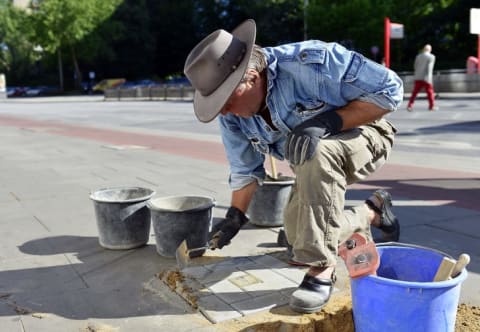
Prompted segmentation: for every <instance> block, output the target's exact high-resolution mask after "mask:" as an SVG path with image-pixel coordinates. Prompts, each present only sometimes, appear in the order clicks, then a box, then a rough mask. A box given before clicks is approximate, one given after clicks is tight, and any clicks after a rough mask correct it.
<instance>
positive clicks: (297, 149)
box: [285, 111, 343, 166]
mask: <svg viewBox="0 0 480 332" xmlns="http://www.w3.org/2000/svg"><path fill="white" fill-rule="evenodd" d="M342 126H343V121H342V118H341V117H340V116H339V115H338V114H337V112H335V111H330V112H324V113H321V114H319V115H317V116H314V117H313V118H311V119H308V120H306V121H304V122H302V123H300V124H299V125H298V126H296V127H295V128H293V130H292V131H291V132H290V134H288V136H287V142H286V143H285V158H286V159H287V160H288V161H289V162H290V164H291V165H294V166H296V165H301V164H303V163H304V162H305V161H306V160H310V159H311V158H312V157H313V154H314V153H315V149H316V148H317V144H318V141H320V139H321V138H323V137H326V136H330V135H335V134H338V133H339V132H340V130H341V129H342Z"/></svg>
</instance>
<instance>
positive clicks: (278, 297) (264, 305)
mask: <svg viewBox="0 0 480 332" xmlns="http://www.w3.org/2000/svg"><path fill="white" fill-rule="evenodd" d="M288 301H289V297H288V296H285V295H283V294H282V293H281V292H278V291H277V292H276V291H269V294H264V295H261V296H256V297H254V298H253V299H251V300H245V301H241V302H235V303H232V307H234V308H235V309H237V310H238V311H239V312H241V313H242V315H243V316H246V315H251V314H253V313H256V312H260V311H264V310H269V309H271V308H273V307H276V306H281V305H285V304H287V303H288Z"/></svg>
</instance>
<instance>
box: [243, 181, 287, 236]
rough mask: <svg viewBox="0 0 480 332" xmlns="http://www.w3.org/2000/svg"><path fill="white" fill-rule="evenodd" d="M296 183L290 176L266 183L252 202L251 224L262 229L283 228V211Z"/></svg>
mask: <svg viewBox="0 0 480 332" xmlns="http://www.w3.org/2000/svg"><path fill="white" fill-rule="evenodd" d="M294 182H295V180H294V178H292V177H288V176H281V177H279V178H278V179H276V180H274V179H271V178H270V179H268V180H266V181H264V182H263V185H262V186H259V187H258V188H257V190H256V191H255V194H254V195H253V198H252V201H251V202H250V206H249V208H248V211H247V214H248V216H249V218H250V223H252V224H254V225H257V226H262V227H278V226H283V210H284V209H285V205H286V204H287V201H288V197H289V195H290V190H291V189H292V185H293V183H294Z"/></svg>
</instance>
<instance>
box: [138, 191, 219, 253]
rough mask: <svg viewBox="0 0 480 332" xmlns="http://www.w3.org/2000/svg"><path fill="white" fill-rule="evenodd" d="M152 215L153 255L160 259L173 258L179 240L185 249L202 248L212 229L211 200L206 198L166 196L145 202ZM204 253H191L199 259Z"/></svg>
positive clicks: (212, 203)
mask: <svg viewBox="0 0 480 332" xmlns="http://www.w3.org/2000/svg"><path fill="white" fill-rule="evenodd" d="M147 206H148V208H149V209H150V213H151V216H152V226H153V231H154V233H155V242H156V244H157V252H158V253H159V254H160V255H161V256H165V257H175V251H176V250H177V248H178V246H179V245H180V243H181V242H182V241H183V240H187V246H188V248H200V247H204V246H206V244H207V241H208V233H209V232H210V229H211V226H212V208H213V207H214V206H215V200H214V199H213V198H211V197H206V196H169V197H161V198H156V199H153V200H150V201H149V202H148V203H147ZM204 253H205V250H198V251H195V252H192V254H191V257H194V256H201V255H203V254H204Z"/></svg>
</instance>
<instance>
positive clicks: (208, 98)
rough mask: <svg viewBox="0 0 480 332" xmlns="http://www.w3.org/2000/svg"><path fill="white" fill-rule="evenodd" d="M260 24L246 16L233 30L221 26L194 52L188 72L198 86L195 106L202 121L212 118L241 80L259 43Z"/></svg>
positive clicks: (187, 66)
mask: <svg viewBox="0 0 480 332" xmlns="http://www.w3.org/2000/svg"><path fill="white" fill-rule="evenodd" d="M256 31H257V29H256V25H255V21H254V20H251V19H249V20H246V21H245V22H243V23H242V24H240V25H239V26H237V27H236V28H235V29H234V30H233V31H232V32H231V33H229V32H227V31H225V30H223V29H220V30H217V31H215V32H212V33H211V34H210V35H208V36H207V37H205V38H204V39H203V40H202V41H201V42H200V43H198V44H197V46H195V48H194V49H193V50H192V51H191V52H190V54H189V55H188V57H187V60H186V61H185V67H184V73H185V75H186V76H187V78H188V79H189V81H190V83H191V84H192V86H193V87H194V88H195V96H194V99H193V110H194V112H195V115H196V116H197V118H198V119H199V120H200V121H201V122H210V121H212V120H213V119H214V118H215V117H216V116H217V115H218V113H220V111H221V109H222V107H223V106H224V105H225V103H226V102H227V100H228V98H229V97H230V95H231V94H232V93H233V91H234V90H235V88H236V87H237V86H238V85H239V84H240V81H241V80H242V78H243V76H244V74H245V72H246V70H247V65H248V62H249V60H250V56H251V54H252V49H253V45H254V43H255V36H256Z"/></svg>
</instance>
